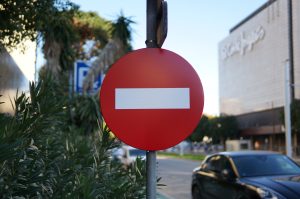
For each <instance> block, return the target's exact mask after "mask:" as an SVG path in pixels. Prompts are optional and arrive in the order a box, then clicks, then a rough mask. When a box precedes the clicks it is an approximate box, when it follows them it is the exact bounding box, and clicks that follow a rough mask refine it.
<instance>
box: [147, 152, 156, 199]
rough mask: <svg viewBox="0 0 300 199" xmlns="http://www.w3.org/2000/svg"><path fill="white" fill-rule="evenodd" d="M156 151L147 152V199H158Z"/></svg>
mask: <svg viewBox="0 0 300 199" xmlns="http://www.w3.org/2000/svg"><path fill="white" fill-rule="evenodd" d="M155 165H156V151H147V152H146V170H147V182H146V183H147V184H146V192H147V197H146V198H147V199H155V198H156V168H155Z"/></svg>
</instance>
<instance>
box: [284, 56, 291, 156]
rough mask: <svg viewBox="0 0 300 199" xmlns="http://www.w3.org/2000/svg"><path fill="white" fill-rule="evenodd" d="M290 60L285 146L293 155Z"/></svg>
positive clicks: (286, 92) (286, 76) (286, 81)
mask: <svg viewBox="0 0 300 199" xmlns="http://www.w3.org/2000/svg"><path fill="white" fill-rule="evenodd" d="M290 75H291V74H290V61H289V60H287V61H286V64H285V106H284V121H285V148H286V155H287V156H289V157H292V137H291V107H290V106H291V82H290Z"/></svg>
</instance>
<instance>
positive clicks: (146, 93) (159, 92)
mask: <svg viewBox="0 0 300 199" xmlns="http://www.w3.org/2000/svg"><path fill="white" fill-rule="evenodd" d="M189 108H190V89H189V88H116V89H115V109H189Z"/></svg>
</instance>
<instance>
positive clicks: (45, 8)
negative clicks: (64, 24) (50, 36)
mask: <svg viewBox="0 0 300 199" xmlns="http://www.w3.org/2000/svg"><path fill="white" fill-rule="evenodd" d="M70 7H74V4H72V3H70V2H69V1H68V0H43V1H42V0H37V1H28V0H3V1H1V3H0V46H3V47H6V48H14V47H16V46H17V45H18V44H19V43H21V42H22V41H24V40H25V39H31V40H32V41H33V40H35V39H36V37H37V34H36V32H37V31H40V29H41V27H43V26H44V25H45V24H47V23H48V20H49V19H51V18H52V17H53V16H55V14H56V11H57V10H66V9H69V8H70Z"/></svg>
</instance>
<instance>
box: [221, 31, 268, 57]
mask: <svg viewBox="0 0 300 199" xmlns="http://www.w3.org/2000/svg"><path fill="white" fill-rule="evenodd" d="M264 36H265V30H264V28H263V27H262V26H258V27H257V28H256V29H255V30H253V31H251V32H248V33H246V32H242V33H241V34H240V36H239V37H238V38H237V39H235V40H234V41H232V42H230V43H227V44H225V45H224V46H223V47H221V58H222V59H223V60H226V59H227V58H229V57H231V56H233V55H235V54H240V55H244V54H245V53H246V52H249V51H252V49H253V46H254V45H255V44H257V43H258V42H259V41H261V40H263V38H264Z"/></svg>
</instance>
